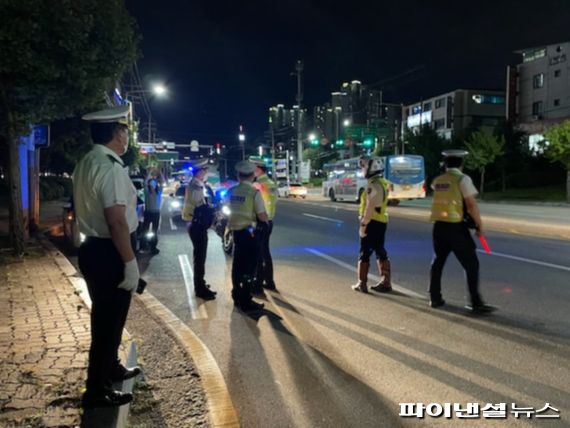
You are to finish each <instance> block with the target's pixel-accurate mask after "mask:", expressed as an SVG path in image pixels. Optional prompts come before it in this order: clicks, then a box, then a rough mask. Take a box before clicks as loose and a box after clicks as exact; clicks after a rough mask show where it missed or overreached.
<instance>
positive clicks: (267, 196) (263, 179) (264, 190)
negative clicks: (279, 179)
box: [257, 174, 277, 220]
mask: <svg viewBox="0 0 570 428" xmlns="http://www.w3.org/2000/svg"><path fill="white" fill-rule="evenodd" d="M257 183H258V185H259V191H260V192H261V196H262V198H263V203H264V204H265V212H266V213H267V217H269V220H273V218H274V217H275V209H276V208H277V186H276V185H275V182H274V181H273V180H271V179H270V178H269V177H268V176H267V175H266V174H264V175H262V176H260V177H257Z"/></svg>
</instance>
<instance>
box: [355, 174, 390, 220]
mask: <svg viewBox="0 0 570 428" xmlns="http://www.w3.org/2000/svg"><path fill="white" fill-rule="evenodd" d="M374 183H377V184H380V186H382V190H383V191H384V199H383V200H382V204H381V205H380V206H379V207H374V212H373V213H372V218H371V220H375V221H379V222H381V223H388V211H387V207H388V181H387V180H386V179H384V178H382V177H380V176H378V175H375V176H374V177H372V178H369V179H368V185H371V184H374ZM367 192H368V190H365V191H364V192H362V194H361V195H360V208H359V210H358V213H359V215H360V217H362V216H363V215H364V211H365V210H366V195H367Z"/></svg>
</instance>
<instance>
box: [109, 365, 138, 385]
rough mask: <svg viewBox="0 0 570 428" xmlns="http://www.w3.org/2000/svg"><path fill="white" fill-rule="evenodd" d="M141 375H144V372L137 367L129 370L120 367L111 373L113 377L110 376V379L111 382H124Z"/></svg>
mask: <svg viewBox="0 0 570 428" xmlns="http://www.w3.org/2000/svg"><path fill="white" fill-rule="evenodd" d="M141 373H142V370H141V368H140V367H137V366H135V367H132V368H130V369H128V368H126V367H124V366H122V365H120V366H119V367H118V368H117V369H115V370H114V371H113V372H112V373H111V376H109V378H110V380H111V382H122V381H124V380H128V379H132V378H134V377H136V376H138V375H139V374H141Z"/></svg>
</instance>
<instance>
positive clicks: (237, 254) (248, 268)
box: [232, 228, 259, 305]
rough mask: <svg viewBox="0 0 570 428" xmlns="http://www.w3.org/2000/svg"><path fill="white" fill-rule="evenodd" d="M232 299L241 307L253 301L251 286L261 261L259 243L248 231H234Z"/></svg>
mask: <svg viewBox="0 0 570 428" xmlns="http://www.w3.org/2000/svg"><path fill="white" fill-rule="evenodd" d="M233 234H234V259H233V263H232V285H233V288H232V298H233V300H234V302H235V303H237V304H238V305H241V304H243V303H246V302H248V301H249V300H251V285H252V282H253V279H254V276H255V269H256V266H257V261H258V259H259V241H258V238H257V236H254V235H253V232H252V231H251V230H250V229H249V228H248V229H243V230H234V232H233Z"/></svg>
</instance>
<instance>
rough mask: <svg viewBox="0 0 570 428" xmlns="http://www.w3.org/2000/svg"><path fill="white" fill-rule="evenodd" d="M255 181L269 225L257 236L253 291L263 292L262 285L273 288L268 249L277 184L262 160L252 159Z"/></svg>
mask: <svg viewBox="0 0 570 428" xmlns="http://www.w3.org/2000/svg"><path fill="white" fill-rule="evenodd" d="M254 164H255V166H256V168H255V182H254V187H255V188H256V189H257V190H259V191H260V192H261V196H262V198H263V203H264V204H265V211H266V213H267V218H268V219H269V227H268V229H267V231H266V232H265V233H263V235H262V236H260V237H259V261H258V263H257V273H256V275H255V285H254V288H253V293H254V294H256V293H260V294H262V293H263V290H262V287H263V288H265V289H267V290H275V289H276V287H275V281H274V280H273V259H272V258H271V251H270V249H269V238H270V237H271V232H272V231H273V219H274V218H275V209H276V208H277V186H276V185H275V182H274V181H273V180H271V179H270V178H269V177H268V176H267V166H266V165H265V162H263V161H254Z"/></svg>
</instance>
